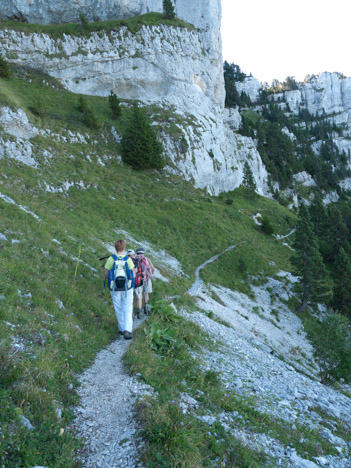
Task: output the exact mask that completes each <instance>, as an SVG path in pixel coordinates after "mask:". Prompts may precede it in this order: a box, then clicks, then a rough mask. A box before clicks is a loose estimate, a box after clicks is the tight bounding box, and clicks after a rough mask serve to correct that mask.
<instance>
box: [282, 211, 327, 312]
mask: <svg viewBox="0 0 351 468" xmlns="http://www.w3.org/2000/svg"><path fill="white" fill-rule="evenodd" d="M294 248H295V250H296V251H297V254H296V256H294V257H292V259H291V262H292V264H293V265H294V266H295V267H296V270H297V274H298V275H299V276H300V283H299V292H300V295H301V305H300V306H299V307H298V309H297V311H298V312H301V311H303V310H304V309H305V308H306V307H307V305H308V303H309V302H313V303H316V302H319V303H328V302H329V300H330V297H331V293H332V292H331V286H330V277H329V274H328V272H327V270H326V268H325V266H324V263H323V259H322V256H321V254H320V252H319V248H318V239H317V237H316V235H315V233H314V231H313V226H312V221H311V218H310V216H309V213H308V210H307V208H306V206H305V205H301V207H300V210H299V222H298V226H297V229H296V237H295V242H294Z"/></svg>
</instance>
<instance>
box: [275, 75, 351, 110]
mask: <svg viewBox="0 0 351 468" xmlns="http://www.w3.org/2000/svg"><path fill="white" fill-rule="evenodd" d="M282 98H283V99H284V101H285V102H286V103H287V104H288V106H289V109H290V111H291V112H293V113H294V114H298V113H299V111H300V110H301V109H307V110H308V111H309V112H310V113H311V114H312V115H315V116H323V115H325V114H327V115H328V114H329V115H330V114H335V113H337V114H340V113H344V112H345V111H347V112H349V111H351V78H343V77H341V76H340V74H339V73H328V72H325V73H321V74H320V75H318V76H315V77H313V78H311V79H310V80H309V82H307V83H300V85H299V89H297V90H293V91H287V92H285V93H279V94H275V95H274V99H275V100H279V99H282ZM344 117H345V116H344Z"/></svg>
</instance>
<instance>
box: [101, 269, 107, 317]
mask: <svg viewBox="0 0 351 468" xmlns="http://www.w3.org/2000/svg"><path fill="white" fill-rule="evenodd" d="M105 289H106V278H105V279H104V287H103V289H102V297H101V312H100V314H101V315H102V307H103V305H104V296H105Z"/></svg>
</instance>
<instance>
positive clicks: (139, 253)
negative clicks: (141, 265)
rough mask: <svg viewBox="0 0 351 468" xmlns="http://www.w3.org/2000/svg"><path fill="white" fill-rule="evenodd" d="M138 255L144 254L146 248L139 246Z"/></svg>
mask: <svg viewBox="0 0 351 468" xmlns="http://www.w3.org/2000/svg"><path fill="white" fill-rule="evenodd" d="M136 253H137V255H144V254H145V250H144V249H143V248H142V247H139V249H138V250H137V251H136Z"/></svg>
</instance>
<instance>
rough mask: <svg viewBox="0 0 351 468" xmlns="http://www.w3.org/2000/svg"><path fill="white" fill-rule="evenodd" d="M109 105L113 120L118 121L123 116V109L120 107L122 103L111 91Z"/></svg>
mask: <svg viewBox="0 0 351 468" xmlns="http://www.w3.org/2000/svg"><path fill="white" fill-rule="evenodd" d="M108 105H109V106H110V109H111V113H112V119H113V120H117V119H118V117H120V116H121V114H122V109H121V106H120V101H119V99H118V97H117V95H116V94H115V93H114V92H113V91H112V90H111V92H110V95H109V97H108Z"/></svg>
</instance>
